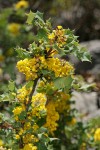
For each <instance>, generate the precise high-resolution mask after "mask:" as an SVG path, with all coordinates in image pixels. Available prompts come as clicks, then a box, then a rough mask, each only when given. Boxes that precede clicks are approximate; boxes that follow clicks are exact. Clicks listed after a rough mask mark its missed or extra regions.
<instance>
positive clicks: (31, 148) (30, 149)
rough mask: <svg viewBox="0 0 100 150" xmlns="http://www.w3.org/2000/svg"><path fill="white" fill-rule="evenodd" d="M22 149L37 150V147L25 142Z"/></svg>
mask: <svg viewBox="0 0 100 150" xmlns="http://www.w3.org/2000/svg"><path fill="white" fill-rule="evenodd" d="M22 150H37V147H36V146H34V145H33V144H31V143H29V144H26V145H25V146H24V148H23V149H22Z"/></svg>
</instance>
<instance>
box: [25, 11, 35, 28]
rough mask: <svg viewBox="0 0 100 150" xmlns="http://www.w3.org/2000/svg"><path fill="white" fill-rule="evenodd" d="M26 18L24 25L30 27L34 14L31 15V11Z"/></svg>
mask: <svg viewBox="0 0 100 150" xmlns="http://www.w3.org/2000/svg"><path fill="white" fill-rule="evenodd" d="M27 16H28V17H27V21H26V23H27V24H29V25H31V24H32V21H33V19H34V17H35V13H33V12H32V11H30V12H29V14H27Z"/></svg>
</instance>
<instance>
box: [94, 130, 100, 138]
mask: <svg viewBox="0 0 100 150" xmlns="http://www.w3.org/2000/svg"><path fill="white" fill-rule="evenodd" d="M94 140H95V141H100V128H97V129H96V131H95V133H94Z"/></svg>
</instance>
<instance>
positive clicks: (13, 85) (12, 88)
mask: <svg viewBox="0 0 100 150" xmlns="http://www.w3.org/2000/svg"><path fill="white" fill-rule="evenodd" d="M8 89H9V90H10V91H14V89H15V82H14V81H9V85H8Z"/></svg>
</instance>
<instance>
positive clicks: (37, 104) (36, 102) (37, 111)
mask: <svg viewBox="0 0 100 150" xmlns="http://www.w3.org/2000/svg"><path fill="white" fill-rule="evenodd" d="M46 100H47V99H46V97H45V95H44V94H42V93H37V94H36V95H34V96H32V115H33V116H34V115H35V116H38V117H40V116H41V114H42V115H43V114H45V112H46V107H45V104H46ZM42 112H44V113H42Z"/></svg>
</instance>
